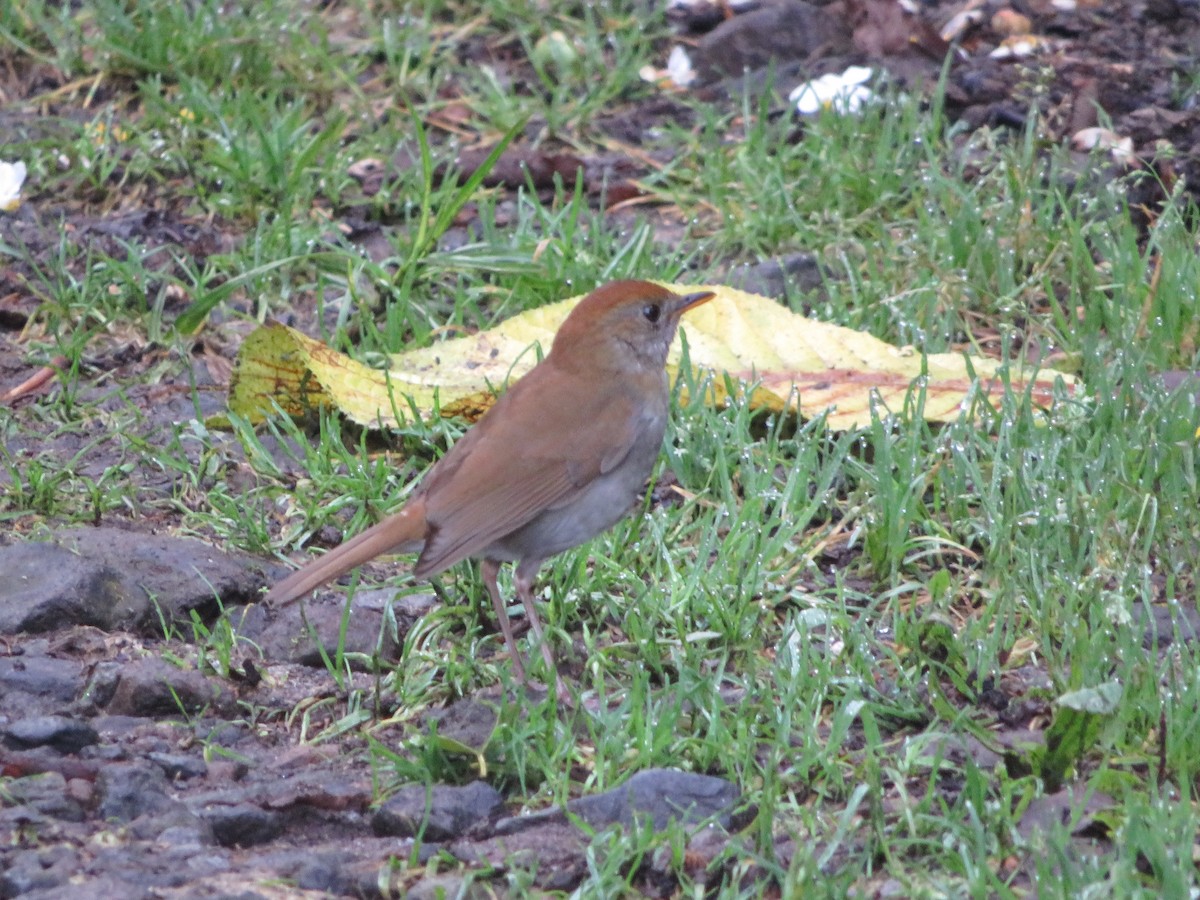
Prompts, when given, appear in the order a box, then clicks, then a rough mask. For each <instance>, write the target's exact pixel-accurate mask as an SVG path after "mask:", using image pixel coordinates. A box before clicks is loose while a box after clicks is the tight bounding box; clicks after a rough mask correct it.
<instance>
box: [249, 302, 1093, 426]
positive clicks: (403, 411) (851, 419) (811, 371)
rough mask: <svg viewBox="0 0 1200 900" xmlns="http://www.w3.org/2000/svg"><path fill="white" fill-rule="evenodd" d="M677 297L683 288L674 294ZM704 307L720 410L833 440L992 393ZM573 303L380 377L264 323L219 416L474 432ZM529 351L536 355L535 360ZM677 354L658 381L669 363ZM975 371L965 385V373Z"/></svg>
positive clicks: (402, 357)
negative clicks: (823, 422) (450, 422)
mask: <svg viewBox="0 0 1200 900" xmlns="http://www.w3.org/2000/svg"><path fill="white" fill-rule="evenodd" d="M676 287H677V288H678V289H680V290H683V289H684V288H683V287H682V286H676ZM687 290H712V291H715V292H716V297H714V298H713V300H712V301H710V302H709V303H706V304H705V305H703V306H701V307H698V308H697V309H695V310H693V311H692V312H690V313H688V314H687V316H685V317H684V322H683V325H682V329H683V330H684V331H686V332H687V342H688V349H689V358H690V360H691V363H692V366H693V367H694V368H697V369H700V370H707V371H710V372H712V373H713V374H714V376H715V377H714V378H713V389H712V392H713V397H712V399H713V401H714V402H722V401H724V400H725V399H726V395H725V387H724V380H725V379H724V376H725V375H729V376H731V377H733V378H734V379H736V380H738V381H741V382H744V383H749V384H754V385H757V388H756V390H755V391H754V393H753V394H752V395H751V398H750V401H751V402H752V403H753V404H755V405H756V406H759V407H765V408H769V409H772V410H776V411H781V410H784V409H789V410H794V411H796V412H799V413H800V414H801V415H804V416H815V415H819V414H820V413H821V412H823V411H825V410H829V419H828V423H829V426H830V427H831V428H835V429H846V428H852V427H855V426H860V425H864V424H866V423H868V422H870V419H871V413H870V404H871V399H872V397H876V398H877V399H878V400H879V401H881V402H882V403H883V404H884V405H885V406H886V407H887V408H889V409H891V410H893V411H899V410H900V409H901V408H902V407H903V403H904V398H905V396H906V394H907V393H908V391H909V388H910V387H911V385H912V384H913V382H914V380H915V379H917V378H919V377H921V376H922V375H925V376H926V380H925V382H924V389H925V417H926V418H927V419H929V420H930V421H935V422H937V421H947V420H950V419H954V418H956V417H957V416H958V415H959V413H960V411H961V409H962V407H963V404H964V403H965V402H968V401H969V398H970V397H971V396H972V395H973V394H980V393H982V394H988V393H990V392H992V391H994V390H997V389H999V388H1000V386H1001V377H1002V375H1003V368H1004V367H1003V366H1002V364H1001V363H999V362H997V361H996V360H991V359H985V358H982V357H972V358H970V360H969V361H968V359H967V358H966V357H964V356H963V355H962V354H958V353H940V354H929V355H927V356H923V355H922V354H921V353H920V352H918V351H916V350H913V349H911V348H904V347H895V346H893V345H891V344H888V343H885V342H884V341H881V340H878V339H876V338H873V337H871V336H870V335H868V334H864V333H863V332H860V331H854V330H852V329H849V328H842V327H840V326H837V325H830V324H828V323H826V322H818V321H815V320H813V319H809V318H805V317H804V316H800V315H797V314H796V313H793V312H792V311H791V310H789V309H787V308H786V307H784V306H781V305H780V304H779V303H777V302H775V301H774V300H770V299H768V298H766V297H760V296H757V295H755V294H747V293H744V292H742V291H737V290H734V289H732V288H728V287H723V286H719V285H718V286H711V287H710V286H704V287H700V288H690V287H689V288H687ZM578 299H579V298H573V299H571V300H564V301H562V302H560V303H553V304H550V305H548V306H543V307H540V308H538V309H535V310H531V311H529V312H526V313H523V314H521V315H519V316H515V317H513V318H511V319H508V320H507V321H505V322H503V323H501V324H500V325H498V326H497V327H495V328H493V329H490V330H489V331H483V332H479V333H478V334H475V335H471V336H469V337H460V338H452V339H448V340H444V341H440V342H438V343H436V344H434V345H433V346H430V347H425V348H421V349H417V350H411V351H408V352H407V353H402V354H398V355H396V356H393V357H392V358H391V368H390V369H389V370H383V369H372V368H370V367H368V366H364V365H363V364H362V363H359V362H356V361H354V360H352V359H350V358H349V357H347V356H345V355H343V354H341V353H337V352H335V351H333V350H331V349H330V348H329V347H327V346H325V345H324V344H322V343H320V342H319V341H314V340H313V339H311V338H308V337H306V336H304V335H303V334H301V333H300V332H298V331H295V330H294V329H291V328H288V327H286V326H284V325H280V324H277V323H269V324H267V325H264V326H263V327H262V328H259V329H258V330H256V331H255V332H254V333H253V334H251V335H250V336H249V337H248V338H247V339H246V341H245V343H244V344H243V345H242V348H241V351H240V352H239V354H238V360H237V364H236V368H235V370H234V374H233V379H232V382H231V384H230V389H229V394H230V396H229V407H230V409H231V410H232V411H233V412H235V413H238V414H240V415H242V416H245V417H246V418H248V419H250V420H251V421H261V420H262V419H263V418H264V417H265V416H267V415H270V414H271V413H272V412H273V410H274V404H278V405H279V406H280V407H281V408H282V409H283V410H284V411H285V412H287V413H290V414H293V415H299V414H303V413H305V412H308V411H310V410H312V409H314V408H315V407H317V406H320V405H333V406H336V407H337V408H338V409H340V410H341V411H342V413H343V414H345V415H346V416H347V417H348V418H350V419H351V420H353V421H354V422H357V423H358V424H360V425H365V426H372V427H389V426H395V425H397V424H399V423H402V422H404V421H406V420H408V419H410V418H411V417H412V416H413V415H414V414H415V415H418V416H422V417H424V416H429V415H432V414H433V412H434V410H435V409H440V411H441V413H442V414H443V415H447V416H451V415H454V416H463V417H465V418H467V419H477V418H478V417H479V416H481V415H482V414H483V413H484V411H486V410H487V408H488V407H489V406H490V405H491V403H492V400H493V397H494V393H493V389H497V390H498V389H500V388H502V387H503V385H505V384H506V383H508V382H509V381H514V380H516V379H517V378H519V377H520V376H521V375H523V374H525V372H527V371H528V370H529V369H531V368H532V367H533V366H534V365H535V364H536V363H537V361H538V359H539V358H540V357H541V355H544V353H545V352H548V351H549V349H550V345H551V342H552V340H553V338H554V333H555V332H556V331H557V330H558V326H559V325H561V324H562V321H563V319H565V318H566V317H567V314H568V313H569V312H570V311H571V309H572V308H574V306H575V304H576V303H577V302H578ZM539 347H540V350H539ZM679 352H680V350H679V342H678V339H677V340H676V344H675V346H674V347H673V348H672V352H671V357H670V359H669V360H668V363H667V368H668V369H669V370H671V371H672V373H674V371H675V370H676V367H677V366H678V364H679ZM972 372H973V374H972ZM1009 378H1010V383H1011V385H1012V389H1013V390H1014V391H1015V392H1022V391H1024V390H1025V389H1026V388H1027V387H1028V388H1030V393H1031V396H1032V398H1033V400H1034V402H1035V403H1037V404H1039V405H1049V403H1050V402H1051V400H1052V397H1053V389H1054V384H1055V381H1056V380H1057V379H1062V380H1063V381H1064V383H1065V384H1066V385H1068V386H1072V385H1073V384H1074V379H1073V378H1072V377H1071V376H1069V375H1063V374H1061V373H1058V372H1054V371H1049V370H1047V371H1043V372H1039V373H1038V374H1037V376H1036V377H1035V379H1034V382H1033V384H1032V386H1030V385H1028V384H1027V383H1026V382H1024V381H1022V379H1021V378H1020V377H1019V375H1018V374H1017V373H1012V374H1010V376H1009Z"/></svg>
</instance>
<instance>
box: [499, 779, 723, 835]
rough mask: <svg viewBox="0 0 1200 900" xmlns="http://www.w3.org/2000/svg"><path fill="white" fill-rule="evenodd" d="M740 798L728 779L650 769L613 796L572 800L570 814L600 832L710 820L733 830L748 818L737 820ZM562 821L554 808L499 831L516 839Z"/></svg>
mask: <svg viewBox="0 0 1200 900" xmlns="http://www.w3.org/2000/svg"><path fill="white" fill-rule="evenodd" d="M740 798H741V791H740V790H738V787H737V785H735V784H733V783H731V782H728V781H725V780H724V779H723V778H715V777H713V776H711V775H696V774H694V773H691V772H680V771H678V770H676V769H646V770H645V771H644V772H638V773H637V774H636V775H634V776H633V777H632V778H630V779H629V780H628V781H626V782H625V783H624V784H623V785H621V786H620V787H617V788H613V789H612V790H611V791H605V792H604V793H603V794H595V795H593V796H591V797H580V798H579V799H577V800H572V801H570V802H569V803H568V804H567V811H568V812H570V813H571V814H573V815H576V816H578V817H579V818H580V819H582V820H583V821H584V822H586V823H587V824H588V825H589V826H590V827H592V828H596V829H600V828H605V827H607V826H608V825H613V824H621V825H632V824H633V823H634V821H635V820H637V821H649V822H650V823H651V824H652V825H653V826H654V829H655V830H656V831H661V830H663V829H664V828H666V827H667V825H668V823H670V822H671V821H674V820H678V821H680V822H682V823H684V824H685V825H695V824H699V823H701V822H705V821H707V820H710V819H712V820H715V822H716V824H718V825H720V826H721V827H722V828H725V829H730V828H735V827H736V826H737V824H738V823H739V822H740V821H741V819H742V818H743V817H744V816H743V814H741V813H737V814H736V815H735V812H736V811H735V807H736V805H737V802H738V800H739V799H740ZM557 820H565V816H564V813H563V811H562V810H561V809H550V810H546V811H544V812H541V813H535V814H533V815H529V816H515V817H513V818H510V819H503V820H501V821H500V822H498V823H497V824H496V832H497V833H498V834H514V833H516V832H518V831H520V830H522V829H524V828H528V827H532V826H539V825H541V824H543V823H544V822H548V821H557Z"/></svg>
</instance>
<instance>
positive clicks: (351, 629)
mask: <svg viewBox="0 0 1200 900" xmlns="http://www.w3.org/2000/svg"><path fill="white" fill-rule="evenodd" d="M393 593H394V592H392V591H364V592H361V593H358V594H356V595H355V596H354V599H353V600H352V601H351V602H352V613H353V614H352V615H351V616H350V618H349V621H348V622H347V623H346V631H345V634H344V635H343V634H342V631H341V628H342V619H343V611H344V610H345V608H346V603H345V598H344V597H339V598H338V599H337V600H336V601H335V602H332V603H330V602H327V601H324V600H308V601H305V602H304V603H298V604H293V605H291V606H286V607H283V608H282V609H276V610H267V609H266V608H265V607H263V606H262V605H261V604H255V605H252V606H248V607H245V608H244V609H241V610H236V611H230V613H229V617H230V621H231V623H232V624H233V629H234V632H235V633H236V635H237V637H239V638H242V639H245V640H248V641H252V642H253V643H254V644H255V645H256V646H257V647H258V648H259V649H260V650H261V651H262V653H263V655H264V656H265V657H266V658H267V659H276V660H286V661H288V662H294V663H299V664H300V665H305V666H314V667H316V668H324V667H325V660H324V658H323V657H322V656H321V649H324V651H325V654H326V655H327V656H328V657H329V658H333V657H334V656H335V655H336V654H337V652H338V645H339V642H341V644H342V652H343V653H345V654H354V655H355V656H358V655H362V656H364V657H366V658H368V659H370V658H378V659H379V660H380V661H381V662H392V661H395V660H396V659H398V658H399V648H400V644H399V643H398V642H397V636H396V635H395V634H393V633H392V630H391V629H389V628H387V627H386V625H385V612H386V604H387V603H389V602H390V601H391V597H392V595H393ZM314 635H315V639H314ZM381 635H382V640H381ZM319 648H320V649H319ZM352 665H353V666H354V667H355V668H359V669H362V668H366V667H365V666H364V665H362V664H361V663H360V662H358V660H357V659H355V660H354V661H353V662H352Z"/></svg>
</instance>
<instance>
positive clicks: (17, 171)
mask: <svg viewBox="0 0 1200 900" xmlns="http://www.w3.org/2000/svg"><path fill="white" fill-rule="evenodd" d="M24 183H25V163H23V162H21V161H19V160H18V161H17V162H15V163H9V162H4V161H2V160H0V210H3V211H4V212H12V211H13V210H14V209H16V208H17V207H18V206H19V205H20V204H21V185H23V184H24Z"/></svg>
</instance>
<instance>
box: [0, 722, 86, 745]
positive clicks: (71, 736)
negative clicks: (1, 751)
mask: <svg viewBox="0 0 1200 900" xmlns="http://www.w3.org/2000/svg"><path fill="white" fill-rule="evenodd" d="M3 733H4V744H5V746H7V747H12V748H13V749H14V750H27V749H29V748H31V747H52V748H53V749H55V750H57V751H58V752H59V753H78V752H79V751H80V750H82V749H83V748H84V747H87V746H88V745H90V744H94V743H96V742H97V741H99V740H100V735H99V734H97V733H96V729H95V728H93V727H92V726H91V725H89V724H88V723H87V722H80V721H79V720H78V719H70V718H68V717H66V716H34V717H33V718H30V719H20V720H18V721H16V722H13V724H12V725H10V726H9V727H8V728H6V729H5V730H4V732H3Z"/></svg>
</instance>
